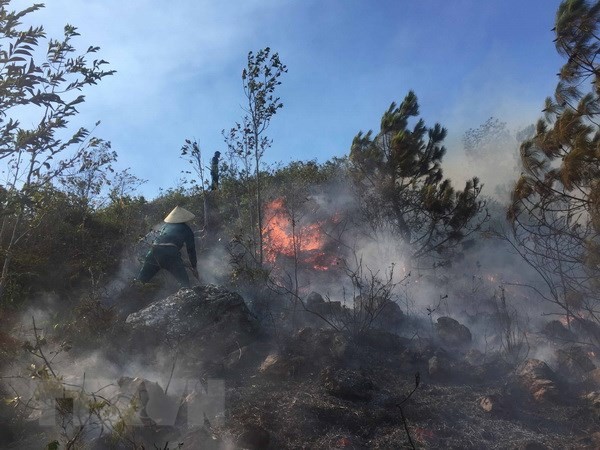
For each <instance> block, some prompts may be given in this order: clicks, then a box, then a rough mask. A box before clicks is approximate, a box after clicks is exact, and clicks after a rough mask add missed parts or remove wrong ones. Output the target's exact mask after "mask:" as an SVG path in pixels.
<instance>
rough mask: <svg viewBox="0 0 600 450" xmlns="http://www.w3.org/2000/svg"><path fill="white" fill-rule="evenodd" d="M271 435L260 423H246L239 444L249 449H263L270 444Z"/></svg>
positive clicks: (238, 440)
mask: <svg viewBox="0 0 600 450" xmlns="http://www.w3.org/2000/svg"><path fill="white" fill-rule="evenodd" d="M270 441H271V435H270V434H269V432H268V431H267V430H265V429H264V428H263V427H261V426H260V425H246V426H244V429H243V431H242V432H241V434H240V435H239V437H238V439H237V443H238V446H239V447H240V448H243V449H247V450H261V449H265V448H267V447H268V446H269V443H270Z"/></svg>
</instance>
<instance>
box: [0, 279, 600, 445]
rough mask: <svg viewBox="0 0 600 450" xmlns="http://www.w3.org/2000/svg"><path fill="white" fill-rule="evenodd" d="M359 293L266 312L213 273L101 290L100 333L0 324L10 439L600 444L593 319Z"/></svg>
mask: <svg viewBox="0 0 600 450" xmlns="http://www.w3.org/2000/svg"><path fill="white" fill-rule="evenodd" d="M359 300H360V301H355V302H354V303H353V304H351V305H350V304H343V303H342V302H336V301H332V300H331V299H326V298H323V297H322V296H320V295H318V294H316V293H313V294H310V295H308V296H306V297H305V298H303V299H301V301H300V300H299V301H298V304H297V305H295V306H296V308H293V307H291V306H294V305H291V304H288V305H286V307H285V308H283V307H282V308H281V309H276V308H271V309H269V310H268V311H269V312H268V313H265V302H266V300H265V301H263V302H259V301H258V297H256V298H254V299H253V301H248V300H247V299H244V298H243V297H242V296H240V295H239V294H238V293H236V292H233V291H231V290H228V289H225V288H223V287H220V286H216V285H202V286H197V287H194V288H193V289H183V290H180V291H179V292H177V293H175V294H173V295H170V296H167V297H166V298H159V299H157V300H155V301H153V302H151V303H150V304H148V305H146V306H145V307H144V308H142V309H140V310H139V311H137V312H134V313H132V314H130V315H128V316H124V315H121V316H119V315H117V314H114V310H112V309H111V308H107V307H106V306H103V305H102V304H96V305H92V306H90V307H89V308H88V309H87V310H86V311H85V313H84V314H85V315H87V318H88V319H89V318H91V319H92V321H91V323H95V324H96V325H100V322H101V321H102V324H101V325H102V326H99V327H98V329H97V330H95V331H94V330H92V329H91V328H90V327H86V328H85V329H82V328H76V327H75V325H74V324H71V329H69V328H68V326H66V325H65V326H64V327H63V328H62V329H54V330H53V329H49V328H48V324H50V323H51V321H49V320H48V317H45V319H46V320H45V321H44V318H43V317H38V318H37V321H36V323H35V329H33V324H32V325H31V326H26V327H24V328H23V329H22V330H21V334H19V333H17V332H15V330H12V332H11V333H8V331H4V332H3V334H2V339H3V340H4V341H3V349H4V350H3V353H2V357H3V358H4V361H3V362H4V363H5V364H4V365H5V367H7V369H5V371H4V377H5V378H3V380H2V381H3V387H2V390H3V392H2V394H3V397H5V398H6V399H7V402H5V403H4V404H3V405H2V422H3V424H4V426H3V427H2V433H1V434H0V439H2V447H3V448H11V449H19V448H31V449H34V448H92V449H103V448H114V449H125V448H139V449H141V448H161V449H163V448H171V449H173V448H184V449H205V448H206V449H209V448H215V449H221V448H222V449H282V448H291V449H296V448H304V449H317V448H318V449H330V448H347V449H351V448H354V449H363V448H365V449H366V448H390V449H395V448H432V449H433V448H436V449H449V448H455V449H467V448H472V449H493V448H497V449H506V448H509V449H513V448H514V449H564V448H573V449H576V448H577V449H594V448H599V447H600V368H599V367H600V361H598V359H597V357H596V353H595V348H594V347H592V346H590V345H588V344H586V342H589V341H590V334H592V333H595V332H597V328H596V326H595V325H594V324H593V323H591V322H588V321H584V320H583V319H577V320H576V319H572V320H571V321H570V323H567V325H570V326H565V324H564V323H563V322H564V320H563V322H561V320H555V318H553V317H548V318H547V320H545V321H542V322H540V323H541V325H540V326H538V325H537V324H536V326H537V329H536V327H534V326H529V327H527V328H526V329H524V331H523V333H520V329H516V328H515V322H514V321H513V322H511V320H512V319H511V317H512V318H513V319H516V318H515V317H514V316H511V315H510V313H509V312H510V311H509V309H508V308H506V305H504V306H505V308H504V309H503V306H502V305H503V304H502V301H501V298H500V299H499V302H497V303H496V304H495V305H492V304H491V303H490V304H488V309H487V310H486V309H485V308H483V307H482V306H481V305H480V309H479V311H478V313H477V314H471V315H462V316H460V317H459V316H458V315H456V317H458V318H459V319H460V320H456V319H455V318H454V317H451V316H452V314H451V313H452V309H451V308H448V309H447V310H445V309H444V308H443V307H439V310H438V311H431V313H430V314H429V315H423V316H422V317H419V316H416V315H410V314H407V313H406V312H405V311H404V309H403V308H401V307H400V306H399V305H398V304H397V303H395V302H392V301H391V300H386V299H383V300H382V299H381V298H371V299H368V298H363V299H359ZM446 312H449V313H450V314H446ZM32 319H33V320H35V317H33V318H32ZM81 320H84V319H82V318H80V322H78V324H79V326H81ZM19 347H21V348H22V349H21V350H18V351H17V350H14V351H13V353H11V354H9V350H8V349H17V348H19ZM24 355H27V357H25V356H24ZM45 363H47V364H45ZM26 364H29V365H26ZM31 364H34V365H33V366H31ZM23 367H27V370H25V371H23V370H22V368H23Z"/></svg>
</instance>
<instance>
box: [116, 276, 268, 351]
mask: <svg viewBox="0 0 600 450" xmlns="http://www.w3.org/2000/svg"><path fill="white" fill-rule="evenodd" d="M126 324H127V326H128V327H129V328H130V330H131V332H132V334H133V336H134V338H137V339H138V340H141V341H143V342H144V343H145V344H155V345H156V344H163V345H166V346H168V347H170V348H175V347H177V348H179V349H181V350H186V351H204V350H206V349H208V348H210V349H211V350H216V351H217V353H223V352H225V354H227V353H228V352H231V351H233V350H234V349H237V348H240V347H243V346H244V345H247V344H249V343H250V342H252V341H254V340H255V339H256V337H257V334H258V331H259V327H258V322H257V320H256V319H255V317H254V316H253V315H252V313H251V312H250V311H249V309H248V307H247V306H246V303H245V302H244V299H243V298H242V297H241V296H240V295H239V294H237V293H235V292H231V291H229V290H227V289H225V288H223V287H221V286H215V285H206V286H195V287H193V288H191V289H181V290H179V292H177V293H175V294H173V295H170V296H169V297H167V298H165V299H162V300H158V301H156V302H154V303H152V304H150V305H149V306H147V307H146V308H144V309H142V310H140V311H137V312H135V313H133V314H130V315H129V316H128V317H127V320H126Z"/></svg>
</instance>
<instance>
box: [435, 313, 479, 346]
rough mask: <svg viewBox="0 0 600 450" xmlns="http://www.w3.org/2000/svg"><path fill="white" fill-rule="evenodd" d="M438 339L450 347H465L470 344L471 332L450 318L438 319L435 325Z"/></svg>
mask: <svg viewBox="0 0 600 450" xmlns="http://www.w3.org/2000/svg"><path fill="white" fill-rule="evenodd" d="M435 330H436V332H437V335H438V338H439V339H440V341H441V342H442V344H445V345H447V346H450V347H465V346H468V345H470V344H471V340H472V337H471V331H470V330H469V329H468V328H467V327H466V326H464V325H463V324H461V323H459V322H458V321H457V320H455V319H452V318H451V317H440V318H439V319H438V320H437V323H436V324H435Z"/></svg>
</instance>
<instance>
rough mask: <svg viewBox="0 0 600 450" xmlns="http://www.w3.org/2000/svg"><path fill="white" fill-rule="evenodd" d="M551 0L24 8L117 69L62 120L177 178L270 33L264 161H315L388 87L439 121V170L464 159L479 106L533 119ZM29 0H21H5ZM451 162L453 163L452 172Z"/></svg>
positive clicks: (94, 2) (216, 135) (111, 3)
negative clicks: (273, 63)
mask: <svg viewBox="0 0 600 450" xmlns="http://www.w3.org/2000/svg"><path fill="white" fill-rule="evenodd" d="M559 3H560V2H559V1H558V0H528V1H523V0H520V1H516V0H486V1H481V0H452V1H447V0H445V1H442V0H435V1H434V0H422V1H409V0H378V1H375V0H228V1H226V2H221V1H207V0H173V1H171V2H165V1H160V2H159V1H156V0H155V1H144V0H127V1H123V0H120V1H115V0H49V1H48V2H47V4H46V8H44V9H43V10H42V11H40V12H37V13H34V14H32V15H31V16H30V19H29V20H30V21H31V22H34V23H41V24H43V25H44V26H45V28H46V29H47V31H48V34H49V35H51V36H60V33H61V30H62V26H63V25H64V24H65V23H70V24H73V25H75V26H77V27H78V28H79V32H80V33H81V37H79V38H78V40H77V41H76V44H77V45H79V47H80V48H82V49H83V48H86V47H87V46H88V45H92V44H93V45H98V46H100V47H101V51H100V54H99V55H100V56H101V57H102V58H103V59H106V60H108V61H109V62H110V63H111V68H113V69H115V70H117V74H115V75H114V76H112V77H111V78H110V79H106V80H104V81H103V82H101V84H99V85H98V86H95V87H93V88H91V89H89V90H88V91H86V92H84V93H85V94H86V103H85V104H84V105H83V106H82V108H81V109H80V110H81V114H80V116H78V117H77V118H76V120H75V121H74V122H73V124H74V125H77V126H80V125H83V126H91V125H92V124H93V123H94V122H95V121H97V120H101V121H102V124H101V125H100V127H99V128H98V129H97V132H96V133H97V134H98V135H99V136H100V137H103V138H104V139H106V140H110V141H111V142H112V144H113V148H114V149H115V150H116V151H117V152H118V153H119V166H120V167H121V168H125V167H130V168H131V172H132V173H134V174H135V175H137V176H138V177H140V178H143V179H146V180H148V183H147V184H146V185H145V186H144V187H143V188H142V193H144V194H145V195H147V196H148V197H153V196H155V195H156V194H157V193H158V190H159V188H160V187H162V188H169V187H173V186H174V185H176V183H177V180H178V179H179V178H180V176H181V174H180V172H181V170H183V169H185V162H184V161H182V160H181V159H180V158H179V149H180V147H181V145H182V144H183V142H184V140H185V139H186V138H195V139H197V140H198V142H199V143H200V145H201V147H202V149H203V150H204V152H205V154H206V155H207V156H209V157H210V156H211V155H212V153H213V152H214V151H215V150H220V151H223V150H224V148H225V144H224V143H223V139H222V137H221V130H222V129H228V128H230V127H231V126H232V125H233V124H234V122H235V121H238V120H240V118H241V116H242V111H241V109H240V105H241V104H242V102H243V100H244V98H243V92H242V85H241V79H240V74H241V71H242V68H243V67H244V65H245V63H246V56H247V53H248V51H249V50H253V51H256V50H258V49H260V48H263V47H266V46H269V47H271V48H272V49H273V51H276V52H278V53H279V55H280V58H281V60H282V61H283V62H284V63H285V64H286V65H287V66H288V73H287V74H285V75H284V77H283V78H282V82H283V84H282V85H281V86H280V90H279V91H278V92H279V95H280V97H281V99H282V101H283V103H284V105H285V106H284V108H283V109H282V110H280V111H279V112H278V114H277V116H276V117H275V118H274V119H273V123H272V125H271V128H270V129H269V135H270V137H271V138H272V139H273V141H274V142H273V147H272V148H271V149H269V150H268V153H267V155H266V158H265V159H266V161H268V162H279V161H281V162H283V163H287V162H289V161H292V160H298V159H300V160H309V159H317V160H318V161H321V162H322V161H325V160H327V159H328V158H330V157H332V156H342V155H344V154H346V153H347V152H348V149H349V146H350V143H351V141H352V139H353V137H354V136H355V135H356V133H357V132H358V131H360V130H363V131H367V130H368V129H374V130H376V129H377V128H378V125H379V120H380V118H381V115H382V113H383V112H384V111H385V110H386V109H387V108H388V106H389V104H390V103H391V102H392V101H401V100H402V98H403V97H404V95H405V94H406V93H407V92H408V90H410V89H412V90H414V91H415V92H416V94H417V96H418V98H419V102H420V105H421V113H422V116H423V117H424V118H425V120H426V122H427V124H430V125H433V124H434V123H435V122H439V123H441V124H442V125H443V126H445V127H446V128H448V130H449V133H450V134H449V137H448V140H447V147H448V156H447V161H448V169H447V173H449V174H450V176H452V177H454V178H460V177H461V176H462V175H472V174H471V173H467V172H468V171H464V170H463V169H464V164H463V162H462V159H461V156H462V154H463V149H462V145H461V143H460V139H461V137H462V135H463V133H464V132H465V130H466V129H468V128H473V127H477V126H479V125H480V124H482V123H483V122H485V121H486V120H487V118H489V117H490V116H495V117H497V118H499V119H501V120H503V121H505V122H508V124H509V127H510V128H511V129H515V128H518V127H522V126H525V125H527V124H529V123H533V122H534V121H535V120H537V118H538V117H539V116H540V111H541V108H542V105H543V101H544V98H545V97H546V96H548V95H550V94H552V92H553V90H554V87H555V84H556V81H557V78H556V73H557V72H558V70H559V67H560V65H561V64H562V61H561V59H560V58H559V56H558V55H557V53H556V50H555V49H554V45H553V43H552V40H553V34H552V32H551V29H552V27H553V22H554V16H555V12H556V9H557V6H558V4H559ZM29 4H30V2H28V1H27V2H26V1H24V0H18V1H15V2H14V5H15V7H17V5H23V6H26V5H29ZM463 172H464V173H463Z"/></svg>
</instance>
